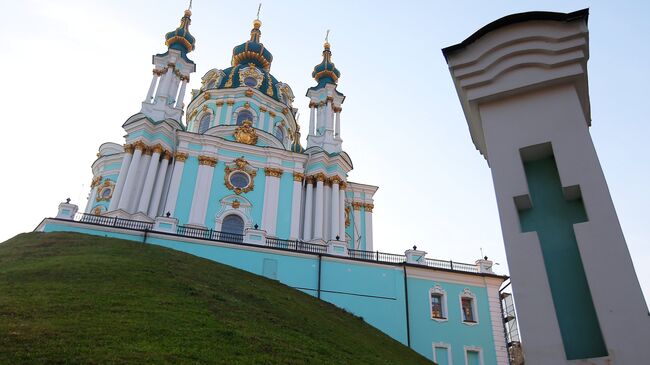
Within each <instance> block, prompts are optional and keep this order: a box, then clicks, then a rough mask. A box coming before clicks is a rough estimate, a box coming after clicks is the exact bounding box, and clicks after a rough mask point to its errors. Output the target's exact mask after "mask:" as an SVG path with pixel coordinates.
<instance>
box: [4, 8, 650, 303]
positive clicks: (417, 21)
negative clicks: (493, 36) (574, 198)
mask: <svg viewBox="0 0 650 365" xmlns="http://www.w3.org/2000/svg"><path fill="white" fill-rule="evenodd" d="M257 5H258V2H256V1H250V0H243V1H228V2H226V1H205V0H196V1H194V4H193V8H192V12H193V15H192V25H191V27H190V30H191V33H192V34H193V35H194V36H195V37H196V39H197V41H196V50H195V51H194V52H192V53H190V55H189V57H190V58H191V59H192V60H194V61H195V62H196V64H197V72H196V73H195V74H193V75H192V76H191V81H190V86H191V87H193V88H198V87H199V85H200V78H201V76H203V74H205V72H207V71H208V70H210V69H212V68H219V69H224V68H227V67H228V66H229V65H230V57H231V54H232V48H233V47H234V46H235V45H237V44H240V43H242V42H244V41H245V40H247V39H248V37H249V32H250V29H251V26H252V25H251V23H252V20H253V19H254V18H255V13H256V11H257ZM186 7H187V2H184V1H171V0H156V1H153V0H147V1H128V2H127V1H117V0H111V1H109V0H98V1H72V0H58V1H56V2H54V1H44V0H25V1H12V2H8V1H3V2H2V4H0V13H1V14H3V18H4V19H3V21H2V22H0V34H1V35H2V36H1V37H2V45H3V46H2V47H1V48H0V69H1V70H3V77H2V81H3V82H2V87H0V100H2V106H3V109H4V112H3V113H2V115H3V116H2V118H1V119H0V120H1V122H2V124H3V133H2V143H0V155H1V156H2V157H3V161H2V165H3V168H2V171H3V173H2V179H0V201H1V202H3V203H4V208H3V209H0V242H1V241H4V240H6V239H8V238H10V237H12V236H14V235H16V234H18V233H21V232H27V231H31V230H33V229H34V228H35V227H36V226H37V225H38V223H39V222H40V221H41V220H42V219H43V218H45V217H52V216H55V215H56V212H57V206H58V204H59V203H60V202H61V201H63V200H65V199H66V198H71V199H72V203H75V204H79V206H80V209H81V210H83V209H84V208H85V205H86V197H87V194H88V190H89V185H90V180H91V177H92V173H91V169H90V165H91V163H92V162H93V161H94V160H95V154H96V153H97V150H98V147H99V145H100V144H102V143H104V142H108V141H110V142H117V143H123V142H124V138H123V136H124V134H125V132H124V130H123V129H122V128H121V126H122V124H123V123H124V121H126V119H127V118H128V117H129V116H131V115H133V114H135V113H137V112H138V111H139V110H140V103H141V101H142V100H143V99H144V98H145V95H146V92H147V89H148V87H149V82H150V80H151V70H152V65H151V55H153V54H156V53H162V52H164V51H165V49H166V47H165V46H164V34H165V33H166V32H168V31H171V30H173V29H175V28H176V27H177V26H178V24H179V20H180V18H181V16H182V13H183V10H184V9H185V8H186ZM587 7H588V8H590V16H589V31H590V36H589V39H590V56H591V58H590V61H589V64H588V68H589V89H590V96H591V107H592V127H591V128H590V132H591V135H592V138H593V140H594V144H595V146H596V150H597V152H598V156H599V158H600V162H601V165H602V167H603V170H604V173H605V177H606V178H607V181H608V186H609V189H610V192H611V195H612V198H613V200H614V204H615V206H616V209H617V214H618V217H619V219H620V222H621V226H622V228H623V232H624V234H625V237H626V240H627V244H628V248H629V251H630V253H631V255H632V259H633V261H634V265H635V269H636V272H637V276H638V277H639V280H640V282H641V285H642V288H643V290H644V293H645V296H646V298H650V265H649V264H650V244H649V243H650V224H649V223H650V220H649V218H648V214H647V212H648V206H650V192H649V191H648V186H650V157H648V154H647V153H646V150H645V147H646V145H647V136H648V135H650V123H649V122H650V121H649V120H648V113H647V103H648V102H647V97H646V93H647V85H649V84H650V70H649V67H648V65H649V62H648V59H649V56H650V44H649V43H648V42H647V39H646V37H647V35H648V34H650V23H649V22H647V16H646V14H648V12H650V2H644V1H626V2H612V1H565V0H564V1H544V2H537V3H536V2H532V1H522V0H517V1H515V0H512V1H489V2H488V1H480V0H476V1H453V2H452V1H444V2H440V1H400V2H388V1H339V0H333V1H329V2H325V3H324V2H322V1H319V2H315V1H277V0H273V1H266V2H264V4H263V5H262V11H261V15H260V19H261V20H262V23H263V24H262V28H261V30H262V38H261V40H262V42H263V43H264V44H265V47H266V48H267V49H269V50H270V51H271V52H272V53H273V56H274V60H273V64H272V66H271V73H272V74H273V75H274V76H275V77H276V78H277V79H278V80H280V81H282V82H285V83H288V84H289V85H290V86H291V88H292V89H293V91H294V93H295V95H296V100H295V102H294V106H295V107H298V108H299V110H300V113H301V115H302V116H301V118H300V123H301V126H302V130H303V131H305V130H307V124H308V114H309V113H308V103H309V101H308V99H307V98H306V97H304V95H305V93H306V90H307V89H308V88H309V87H311V86H314V85H315V82H314V80H313V79H311V70H312V68H313V67H314V66H315V65H316V64H318V63H319V62H320V61H321V51H322V44H323V39H324V36H325V32H326V30H327V29H330V30H331V33H330V37H329V40H330V43H331V45H332V54H333V55H332V59H333V61H334V62H335V63H336V66H337V68H338V69H339V70H340V71H341V74H342V75H341V78H340V80H339V83H338V84H339V86H338V90H339V91H341V92H343V93H344V94H345V95H346V100H345V103H344V104H343V112H342V114H341V134H342V138H343V140H344V142H343V148H344V149H345V150H346V151H347V152H348V153H349V155H350V156H351V158H352V161H353V163H354V170H353V171H352V172H351V173H350V175H349V179H348V180H350V181H355V182H359V183H366V184H371V185H377V186H379V190H378V192H377V194H376V195H375V209H374V211H373V223H374V224H373V226H374V242H375V249H378V250H380V251H382V252H393V253H402V252H403V251H404V250H406V249H408V248H409V247H411V246H413V245H417V246H418V248H419V249H423V250H425V251H427V252H428V255H427V257H431V258H438V259H444V260H449V259H452V260H454V261H461V262H474V260H476V259H478V258H479V257H481V256H482V253H481V252H483V254H485V255H487V256H489V257H490V259H493V260H494V261H495V262H497V263H498V264H499V265H498V266H495V270H496V271H497V272H498V273H501V274H507V273H508V268H507V262H506V258H505V251H504V248H503V241H502V236H501V229H500V224H499V217H498V212H497V206H496V200H495V196H494V190H493V185H492V179H491V175H490V170H489V167H488V165H487V163H486V162H485V160H484V159H483V157H482V156H481V155H480V154H479V153H478V151H476V149H475V147H474V145H473V144H472V142H471V139H470V135H469V131H468V129H467V123H466V121H465V118H464V115H463V112H462V109H461V106H460V103H459V101H458V96H457V95H456V92H455V90H454V87H453V83H452V80H451V77H450V75H449V70H448V67H447V64H446V62H445V60H444V57H443V56H442V53H441V51H440V50H441V49H442V48H444V47H447V46H450V45H453V44H456V43H459V42H461V41H462V40H463V39H465V38H466V37H468V36H469V35H471V34H472V33H473V32H474V31H476V30H478V29H479V28H481V27H482V26H484V25H486V24H488V23H490V22H492V21H493V20H496V19H498V18H501V17H503V16H506V15H509V14H513V13H518V12H524V11H533V10H544V11H558V12H571V11H575V10H579V9H583V8H587ZM187 95H188V97H189V92H188V93H187ZM188 102H189V100H186V104H187V103H188ZM303 134H304V133H303ZM304 137H305V136H304V135H303V138H304ZM303 145H304V141H303ZM611 269H614V268H604V270H611Z"/></svg>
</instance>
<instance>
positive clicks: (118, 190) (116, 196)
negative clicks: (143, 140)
mask: <svg viewBox="0 0 650 365" xmlns="http://www.w3.org/2000/svg"><path fill="white" fill-rule="evenodd" d="M124 151H125V152H124V157H123V158H122V166H120V174H119V175H118V177H117V183H116V184H115V190H113V196H112V197H111V204H110V205H109V206H108V211H109V212H110V211H112V210H115V209H117V206H118V204H119V202H120V198H121V196H122V191H123V189H124V182H125V181H126V175H127V173H128V171H129V166H131V159H132V158H133V145H130V144H129V145H126V146H124Z"/></svg>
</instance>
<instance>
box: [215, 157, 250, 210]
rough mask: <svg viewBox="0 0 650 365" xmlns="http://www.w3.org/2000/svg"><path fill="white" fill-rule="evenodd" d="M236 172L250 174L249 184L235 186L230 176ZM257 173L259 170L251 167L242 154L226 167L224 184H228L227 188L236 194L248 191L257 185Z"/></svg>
mask: <svg viewBox="0 0 650 365" xmlns="http://www.w3.org/2000/svg"><path fill="white" fill-rule="evenodd" d="M235 172H243V173H245V174H247V175H248V176H249V181H248V185H247V186H245V187H243V188H239V187H236V186H234V185H233V184H232V183H231V182H230V176H231V175H232V174H233V173H235ZM255 175H257V170H256V169H255V168H253V167H251V166H250V164H249V163H248V161H246V160H245V159H244V157H243V156H242V157H239V158H237V159H235V160H234V161H233V162H232V163H231V164H229V165H226V168H225V169H224V175H223V177H224V185H226V188H228V189H230V190H232V191H234V192H235V194H237V195H239V194H241V193H248V192H249V191H251V190H253V188H254V187H255ZM233 204H234V202H233ZM233 208H234V206H233Z"/></svg>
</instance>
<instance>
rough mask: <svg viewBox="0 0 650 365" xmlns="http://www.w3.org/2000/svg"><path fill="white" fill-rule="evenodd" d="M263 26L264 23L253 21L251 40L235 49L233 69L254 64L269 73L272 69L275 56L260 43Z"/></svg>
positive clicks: (233, 51) (257, 20) (233, 52)
mask: <svg viewBox="0 0 650 365" xmlns="http://www.w3.org/2000/svg"><path fill="white" fill-rule="evenodd" d="M261 25H262V22H261V21H260V20H259V19H255V21H253V29H252V30H251V39H250V40H248V41H246V42H245V43H242V44H240V45H238V46H236V47H235V48H233V50H232V66H233V67H235V66H238V65H241V64H249V63H254V64H255V65H257V66H258V67H260V68H263V69H264V70H265V71H267V72H268V71H269V70H270V69H271V62H272V61H273V55H271V52H269V51H268V50H267V49H265V48H264V45H263V44H262V43H260V35H262V32H261V31H260V26H261Z"/></svg>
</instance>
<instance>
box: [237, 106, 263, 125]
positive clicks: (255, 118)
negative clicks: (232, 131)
mask: <svg viewBox="0 0 650 365" xmlns="http://www.w3.org/2000/svg"><path fill="white" fill-rule="evenodd" d="M244 110H247V111H249V112H250V113H251V116H252V118H251V119H252V120H251V122H252V123H253V125H252V126H253V127H256V128H258V129H261V126H260V117H259V115H258V113H257V111H256V110H255V109H253V106H252V105H249V107H248V108H246V107H245V106H243V105H241V106H239V107H237V109H235V110H234V111H233V113H232V119H231V120H232V125H234V126H236V125H237V119H239V113H241V112H242V111H244Z"/></svg>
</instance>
